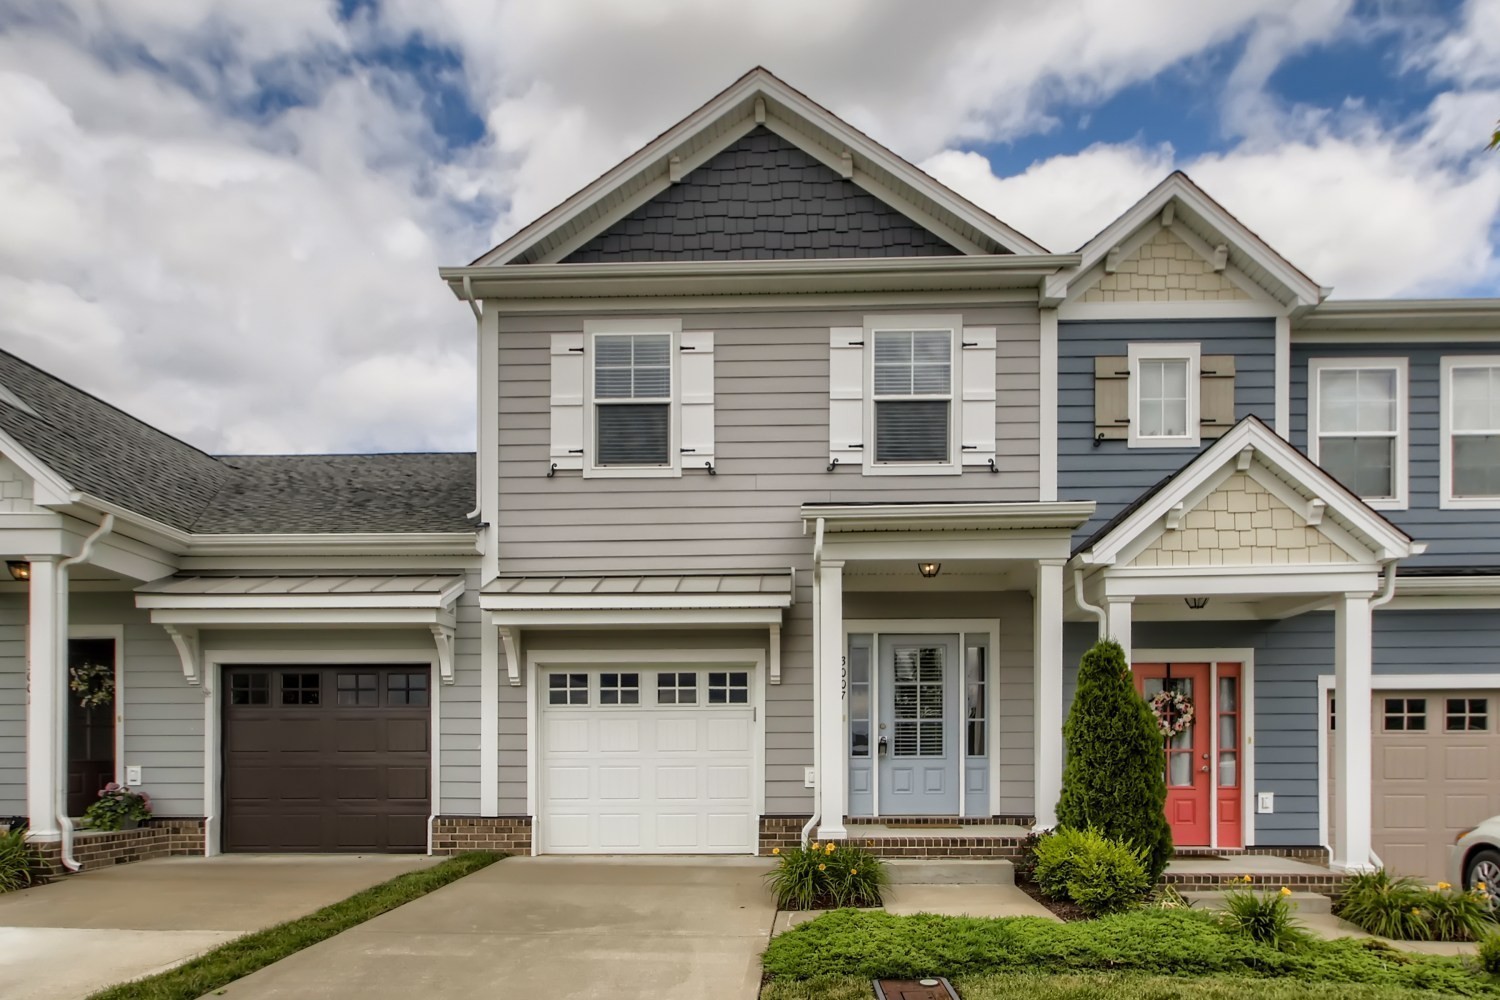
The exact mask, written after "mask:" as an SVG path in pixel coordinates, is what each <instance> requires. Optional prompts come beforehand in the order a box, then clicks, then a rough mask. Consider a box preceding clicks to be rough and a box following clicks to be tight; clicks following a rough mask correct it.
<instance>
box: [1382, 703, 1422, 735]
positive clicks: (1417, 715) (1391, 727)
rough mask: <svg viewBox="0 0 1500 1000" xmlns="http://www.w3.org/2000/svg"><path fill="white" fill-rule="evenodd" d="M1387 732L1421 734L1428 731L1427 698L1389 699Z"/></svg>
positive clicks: (1386, 712) (1386, 710) (1386, 709)
mask: <svg viewBox="0 0 1500 1000" xmlns="http://www.w3.org/2000/svg"><path fill="white" fill-rule="evenodd" d="M1385 731H1386V732H1388V733H1421V732H1426V731H1427V699H1426V698H1387V699H1386V700H1385Z"/></svg>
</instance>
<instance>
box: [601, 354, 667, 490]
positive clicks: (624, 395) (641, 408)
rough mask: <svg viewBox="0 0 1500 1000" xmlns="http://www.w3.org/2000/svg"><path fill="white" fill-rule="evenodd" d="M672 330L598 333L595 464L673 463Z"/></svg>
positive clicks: (623, 465) (621, 465)
mask: <svg viewBox="0 0 1500 1000" xmlns="http://www.w3.org/2000/svg"><path fill="white" fill-rule="evenodd" d="M672 423H673V421H672V335H671V334H670V333H598V334H595V335H594V465H595V466H597V467H599V468H617V467H630V466H647V467H652V466H654V467H670V466H671V465H672V437H673V435H672Z"/></svg>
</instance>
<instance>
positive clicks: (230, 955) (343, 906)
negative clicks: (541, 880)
mask: <svg viewBox="0 0 1500 1000" xmlns="http://www.w3.org/2000/svg"><path fill="white" fill-rule="evenodd" d="M503 857H505V855H504V854H497V853H495V852H492V851H475V852H472V853H470V854H460V855H458V856H456V857H452V858H448V859H447V860H446V861H442V862H439V863H438V864H436V865H433V866H432V867H431V868H423V869H421V870H419V871H414V872H407V873H406V874H405V875H398V876H397V877H395V878H393V879H391V880H390V881H388V882H382V883H380V884H379V885H375V886H371V887H370V888H368V889H365V890H363V891H362V892H357V893H355V894H354V895H352V896H350V897H349V898H348V899H345V900H342V901H341V902H337V903H334V904H333V905H332V906H325V907H323V908H322V909H321V910H317V911H315V912H313V913H309V914H308V915H307V916H305V917H302V918H300V919H298V920H289V921H287V922H286V923H284V924H277V925H276V926H275V927H267V928H266V929H265V930H263V931H254V932H253V933H250V934H246V935H245V936H244V937H238V938H235V939H234V940H233V941H230V942H228V943H227V944H223V945H220V946H219V947H217V948H215V949H214V950H213V951H210V952H207V953H205V954H203V955H199V956H198V957H197V958H195V959H193V960H192V961H190V962H184V963H183V964H182V965H179V966H177V967H176V968H174V969H169V970H167V971H166V972H162V973H158V974H157V975H154V976H147V977H146V978H145V979H137V980H134V981H132V982H128V983H122V984H120V985H119V986H111V987H110V988H109V989H106V990H100V991H99V992H98V993H95V994H93V995H92V996H90V997H89V998H88V1000H198V998H199V997H202V996H205V995H207V994H209V993H212V992H213V991H214V990H217V989H221V988H223V987H224V986H227V985H229V984H230V983H232V982H234V981H235V980H236V979H240V978H242V977H244V976H248V975H250V973H252V972H255V971H256V970H258V969H263V968H265V967H266V966H268V965H270V964H271V963H272V962H276V961H280V960H281V959H283V958H285V957H286V956H288V955H290V954H292V953H293V952H297V951H301V950H302V949H303V948H306V947H309V946H311V945H315V944H317V943H318V942H319V941H323V940H326V939H327V938H331V937H333V936H334V935H335V934H338V933H340V932H342V931H346V930H348V929H349V928H350V927H353V926H354V925H355V924H362V923H364V922H365V921H366V920H369V919H370V918H371V917H378V916H380V914H382V913H385V912H386V911H387V910H394V909H395V908H396V907H398V906H400V905H401V904H402V903H409V902H411V901H412V900H414V899H416V898H417V897H418V896H425V895H427V894H428V893H429V892H431V891H432V890H434V889H441V888H442V887H443V886H445V885H447V884H448V883H449V882H452V881H455V880H456V879H461V878H463V877H464V876H465V875H469V874H472V873H473V872H477V871H478V870H479V869H481V868H484V867H486V866H488V865H492V864H494V863H495V862H496V861H499V860H500V859H501V858H503Z"/></svg>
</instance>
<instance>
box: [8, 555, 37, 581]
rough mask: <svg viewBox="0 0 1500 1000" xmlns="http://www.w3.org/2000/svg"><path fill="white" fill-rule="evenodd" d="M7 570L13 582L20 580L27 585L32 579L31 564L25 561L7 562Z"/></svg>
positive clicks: (14, 560)
mask: <svg viewBox="0 0 1500 1000" xmlns="http://www.w3.org/2000/svg"><path fill="white" fill-rule="evenodd" d="M5 568H6V569H8V570H10V578H11V579H12V580H20V581H21V582H22V583H25V582H26V581H27V580H30V579H31V563H29V562H26V561H25V560H24V559H11V560H9V561H7V562H6V564H5Z"/></svg>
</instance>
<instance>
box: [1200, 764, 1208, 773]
mask: <svg viewBox="0 0 1500 1000" xmlns="http://www.w3.org/2000/svg"><path fill="white" fill-rule="evenodd" d="M1198 770H1200V771H1202V772H1203V773H1204V774H1207V773H1208V765H1207V764H1204V765H1203V766H1202V767H1200V768H1198Z"/></svg>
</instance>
